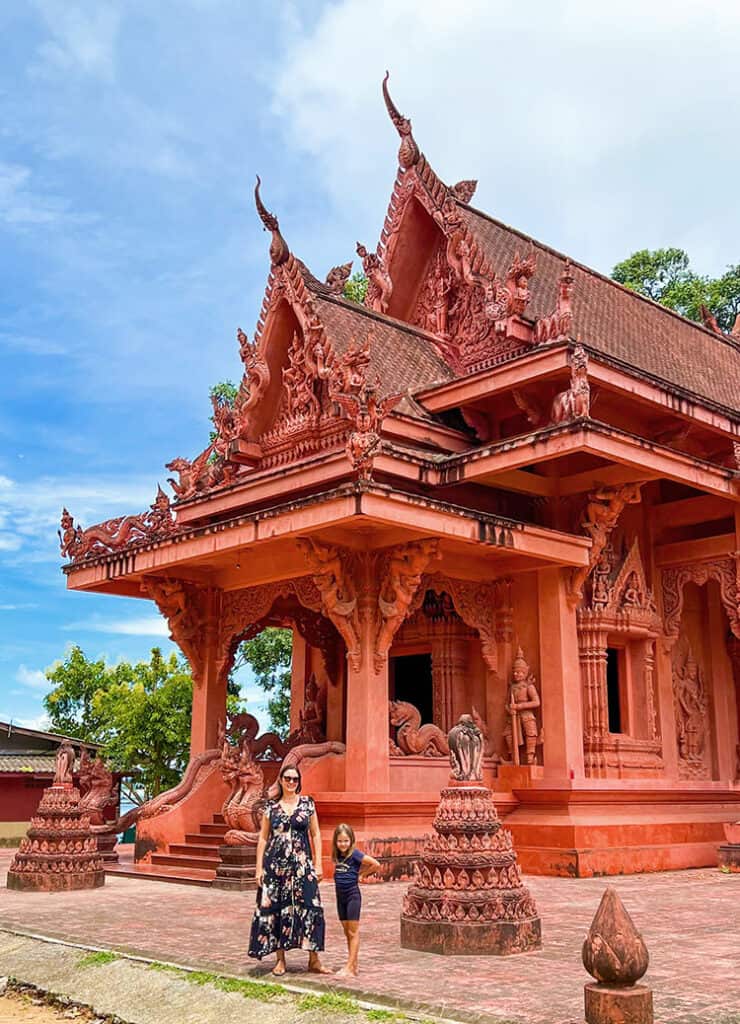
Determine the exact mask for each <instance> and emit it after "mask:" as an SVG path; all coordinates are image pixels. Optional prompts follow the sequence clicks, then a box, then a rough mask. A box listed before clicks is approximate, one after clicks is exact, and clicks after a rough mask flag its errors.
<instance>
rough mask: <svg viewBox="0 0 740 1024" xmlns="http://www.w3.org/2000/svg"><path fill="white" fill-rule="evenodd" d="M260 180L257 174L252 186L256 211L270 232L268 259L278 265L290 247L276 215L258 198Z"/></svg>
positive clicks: (285, 257) (283, 259) (288, 252)
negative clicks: (281, 232)
mask: <svg viewBox="0 0 740 1024" xmlns="http://www.w3.org/2000/svg"><path fill="white" fill-rule="evenodd" d="M261 184H262V182H261V181H260V176H259V174H258V175H257V184H256V185H255V186H254V202H255V205H256V207H257V213H258V214H259V216H260V220H261V221H262V223H263V224H264V226H265V231H270V232H271V233H272V241H271V242H270V260H271V262H272V265H273V267H277V266H279V265H280V264H281V263H285V261H286V260H287V258H288V256H289V255H290V249H288V244H287V242H286V241H285V239H284V238H283V236H282V235H281V234H280V224H279V223H278V219H277V217H276V216H275V215H274V214H272V213H270V211H269V210H267V209H266V208H265V204H264V203H263V202H262V200H261V199H260V185H261Z"/></svg>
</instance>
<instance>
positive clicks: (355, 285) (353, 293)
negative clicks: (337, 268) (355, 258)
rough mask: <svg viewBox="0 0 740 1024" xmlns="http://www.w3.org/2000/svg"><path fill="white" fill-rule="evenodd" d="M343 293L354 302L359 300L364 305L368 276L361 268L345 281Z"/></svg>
mask: <svg viewBox="0 0 740 1024" xmlns="http://www.w3.org/2000/svg"><path fill="white" fill-rule="evenodd" d="M342 295H343V296H344V297H345V299H350V300H351V301H352V302H359V304H360V305H362V304H363V303H364V301H365V296H366V295H367V278H366V277H365V275H364V274H363V273H362V271H360V270H356V271H355V272H354V274H352V276H351V277H350V279H349V280H348V281H347V282H346V283H345V285H344V290H343V291H342Z"/></svg>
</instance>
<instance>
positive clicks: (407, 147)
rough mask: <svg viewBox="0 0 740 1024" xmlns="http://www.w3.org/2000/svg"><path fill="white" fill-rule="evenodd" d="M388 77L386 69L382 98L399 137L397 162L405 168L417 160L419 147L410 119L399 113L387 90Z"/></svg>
mask: <svg viewBox="0 0 740 1024" xmlns="http://www.w3.org/2000/svg"><path fill="white" fill-rule="evenodd" d="M389 78H390V74H389V72H387V71H386V73H385V78H384V79H383V99H384V100H385V106H386V109H387V111H388V115H389V117H390V119H391V121H392V122H393V124H394V125H395V128H396V131H397V132H398V134H399V135H400V137H401V145H400V147H399V149H398V162H399V164H400V165H401V167H403V168H404V169H406V168H408V167H412V166H413V165H414V164H415V163H417V161H418V160H419V156H420V153H419V147H418V146H417V145H416V142H415V141H414V136H413V134H412V132H411V121H409V119H408V118H407V117H404V116H403V114H400V113H399V111H398V108H397V107H396V105H395V103H394V102H393V100H392V99H391V94H390V93H389V91H388V79H389Z"/></svg>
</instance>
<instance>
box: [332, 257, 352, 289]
mask: <svg viewBox="0 0 740 1024" xmlns="http://www.w3.org/2000/svg"><path fill="white" fill-rule="evenodd" d="M351 270H352V260H350V261H349V263H342V264H341V265H340V266H338V267H332V268H331V270H330V271H329V273H328V274H327V275H326V284H327V287H328V289H329V291H330V292H331V293H332V295H341V294H342V292H343V291H344V286H345V284H346V283H347V279H348V278H349V275H350V271H351Z"/></svg>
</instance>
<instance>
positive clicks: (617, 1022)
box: [584, 982, 653, 1024]
mask: <svg viewBox="0 0 740 1024" xmlns="http://www.w3.org/2000/svg"><path fill="white" fill-rule="evenodd" d="M584 1002H585V1014H586V1024H653V993H652V992H651V991H650V989H649V988H647V987H646V986H645V985H631V986H629V987H627V988H626V987H622V988H619V987H618V986H616V985H605V984H602V983H598V984H597V983H596V982H592V983H591V984H590V985H586V986H585V989H584Z"/></svg>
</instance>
